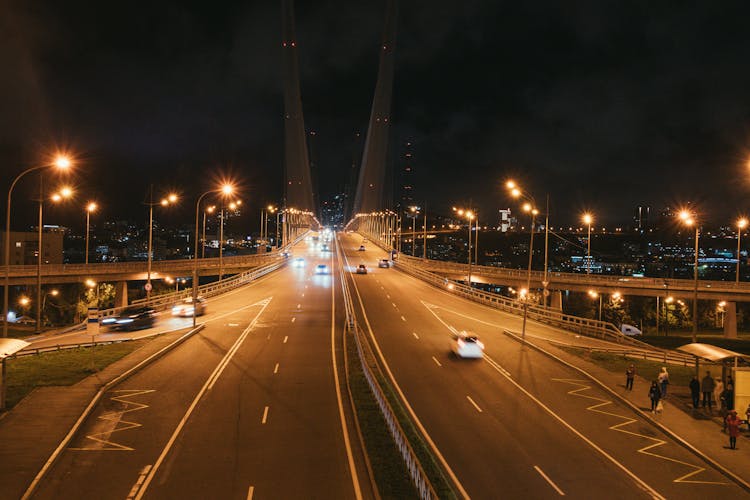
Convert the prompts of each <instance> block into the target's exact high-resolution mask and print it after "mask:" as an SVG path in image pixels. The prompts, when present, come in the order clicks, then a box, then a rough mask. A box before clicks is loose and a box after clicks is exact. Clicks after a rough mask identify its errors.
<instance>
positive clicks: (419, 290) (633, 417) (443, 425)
mask: <svg viewBox="0 0 750 500" xmlns="http://www.w3.org/2000/svg"><path fill="white" fill-rule="evenodd" d="M341 241H342V248H343V249H344V250H345V252H346V255H347V260H348V264H349V267H350V269H351V270H352V271H353V270H354V269H355V268H356V267H357V266H358V265H359V264H360V263H364V264H365V265H366V266H367V267H368V269H369V273H368V274H366V275H352V280H353V282H354V284H355V285H356V286H355V287H354V288H355V289H354V290H353V291H352V293H353V295H354V297H355V301H356V300H357V298H359V299H360V301H361V304H358V305H356V306H355V308H357V309H359V315H360V321H361V324H362V325H363V327H364V328H365V329H366V330H367V331H368V332H369V334H370V335H371V336H372V338H373V339H374V341H375V342H376V344H377V346H378V348H379V350H380V351H381V352H382V355H383V357H384V358H385V360H386V363H387V366H388V368H389V369H390V371H391V373H392V375H393V378H394V379H395V381H396V383H397V385H398V387H399V388H400V390H401V391H402V393H403V395H404V397H405V398H406V400H407V401H408V402H409V406H410V407H411V409H412V410H413V413H414V415H415V416H416V417H417V419H418V420H419V422H420V423H421V424H422V426H423V427H424V429H425V430H426V432H427V434H428V436H429V437H430V439H431V440H432V441H433V442H434V443H435V447H436V449H437V451H438V453H439V454H440V455H441V456H442V457H443V459H444V461H445V463H446V464H447V465H448V467H449V469H450V471H452V473H453V474H454V476H455V477H456V479H457V480H458V482H459V483H460V484H461V486H462V488H463V489H464V492H465V494H466V495H468V496H470V497H472V498H554V497H559V496H562V495H563V494H564V495H565V496H569V497H574V498H644V497H655V498H661V497H663V498H715V497H718V496H723V495H732V496H734V495H736V496H738V497H746V495H747V494H746V493H745V492H744V490H741V489H740V488H739V487H738V486H736V485H735V484H734V483H730V482H729V481H728V480H727V479H726V478H724V477H723V476H722V475H721V474H720V473H719V472H718V471H716V470H714V469H712V468H711V467H710V466H709V465H707V464H705V463H703V462H702V461H701V460H700V459H698V458H697V457H695V456H694V455H692V454H691V453H689V452H687V451H686V450H684V449H683V448H682V447H680V446H679V445H677V444H676V443H674V442H673V441H672V440H671V439H670V438H669V437H667V436H666V435H663V434H662V433H661V432H659V431H658V430H657V429H656V428H654V427H653V426H651V425H649V424H648V423H647V422H646V421H644V420H642V419H641V418H640V417H639V416H638V415H637V414H636V413H635V412H633V411H632V410H630V409H629V408H628V407H625V406H623V405H621V404H619V403H618V402H617V401H614V400H612V398H611V397H609V395H608V394H606V393H605V392H604V391H602V390H600V389H598V388H597V387H594V386H592V384H591V383H590V382H589V381H588V380H585V379H583V378H582V376H581V375H580V374H579V373H578V372H576V371H574V370H571V369H569V368H567V367H565V366H563V365H562V364H560V363H558V362H556V361H553V360H551V359H550V358H548V357H546V356H544V355H543V354H541V353H539V352H537V351H535V350H533V349H531V348H528V347H522V346H521V345H520V344H519V343H518V342H516V341H514V340H512V339H510V338H509V337H508V336H506V335H504V334H503V333H502V330H503V329H510V330H515V331H520V322H521V319H520V318H518V317H515V316H511V315H508V314H505V313H501V312H498V311H496V310H492V309H490V308H487V307H484V306H482V305H479V304H476V303H472V302H470V301H466V300H463V299H460V298H457V297H455V296H452V295H450V294H448V293H446V292H444V291H441V290H439V289H438V288H435V287H432V286H430V285H427V284H425V283H423V282H421V281H419V280H416V279H414V278H412V277H410V276H408V275H406V274H404V273H402V272H399V271H398V270H396V269H381V268H378V267H377V261H378V260H379V259H381V258H384V257H386V254H385V252H383V251H381V250H380V249H378V248H377V247H375V246H374V245H371V244H367V243H366V244H365V245H366V250H365V251H364V252H361V251H358V248H359V246H360V244H361V242H362V238H361V237H360V236H358V235H356V234H351V235H344V236H342V238H341ZM460 330H470V331H473V332H476V333H478V334H479V335H480V338H481V339H482V340H483V341H484V344H485V346H486V348H485V359H484V360H463V359H456V358H455V357H454V356H453V355H451V354H450V346H451V342H452V338H453V332H454V331H460ZM527 332H528V334H529V335H531V336H536V337H540V338H545V337H547V336H549V335H553V336H555V337H565V336H568V337H569V336H570V334H568V333H563V332H559V331H554V329H551V328H550V327H548V326H545V325H538V324H534V323H530V324H528V325H527ZM666 424H667V425H668V422H666Z"/></svg>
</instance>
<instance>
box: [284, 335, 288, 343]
mask: <svg viewBox="0 0 750 500" xmlns="http://www.w3.org/2000/svg"><path fill="white" fill-rule="evenodd" d="M287 340H289V335H287V336H286V337H284V343H285V344H286V341H287Z"/></svg>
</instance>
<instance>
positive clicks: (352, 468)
mask: <svg viewBox="0 0 750 500" xmlns="http://www.w3.org/2000/svg"><path fill="white" fill-rule="evenodd" d="M339 252H340V249H339V247H338V245H337V246H336V255H337V256H339V255H340V254H339ZM331 260H333V255H331ZM339 263H340V260H339ZM339 276H340V275H339ZM332 285H333V286H331V364H332V365H333V383H334V385H335V386H336V403H337V404H338V408H339V421H340V422H341V434H343V436H344V447H345V448H346V459H347V461H348V462H349V472H350V473H351V476H352V487H353V488H354V497H355V498H356V500H362V489H361V487H360V485H359V476H358V475H357V467H356V465H355V463H354V454H353V452H352V445H351V442H350V441H349V427H348V426H347V424H346V416H345V414H344V402H343V400H342V399H341V383H340V382H339V371H338V369H337V362H336V280H335V279H334V280H333V284H332ZM341 286H342V287H343V284H342V285H341Z"/></svg>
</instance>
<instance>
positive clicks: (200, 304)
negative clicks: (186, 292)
mask: <svg viewBox="0 0 750 500" xmlns="http://www.w3.org/2000/svg"><path fill="white" fill-rule="evenodd" d="M195 304H196V305H195V308H193V298H192V297H187V298H185V299H184V300H183V301H182V302H180V303H179V304H175V306H174V307H173V308H172V316H180V317H182V318H186V317H189V316H192V315H193V309H195V315H196V316H203V315H204V314H206V299H204V298H203V297H198V298H197V300H196V301H195Z"/></svg>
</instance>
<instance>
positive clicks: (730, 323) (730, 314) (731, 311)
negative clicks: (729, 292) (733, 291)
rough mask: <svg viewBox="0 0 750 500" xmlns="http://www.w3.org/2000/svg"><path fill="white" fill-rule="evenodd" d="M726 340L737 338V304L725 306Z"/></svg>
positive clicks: (728, 303)
mask: <svg viewBox="0 0 750 500" xmlns="http://www.w3.org/2000/svg"><path fill="white" fill-rule="evenodd" d="M724 338H725V339H736V338H737V303H736V302H727V303H726V305H725V306H724Z"/></svg>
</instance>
